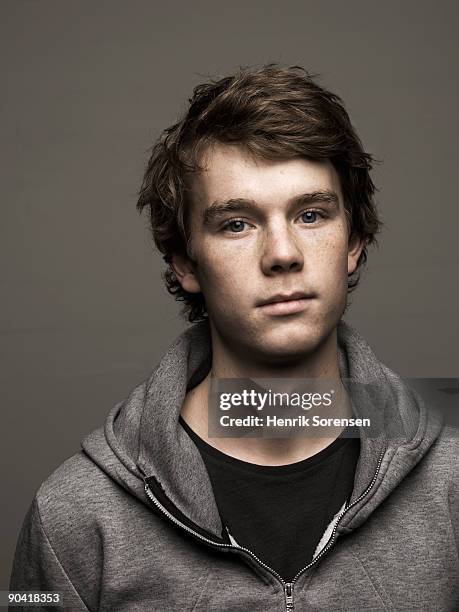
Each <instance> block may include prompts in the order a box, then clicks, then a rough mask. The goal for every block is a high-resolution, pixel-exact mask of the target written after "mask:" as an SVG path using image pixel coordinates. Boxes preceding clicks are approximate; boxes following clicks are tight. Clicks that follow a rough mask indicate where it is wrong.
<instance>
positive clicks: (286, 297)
mask: <svg viewBox="0 0 459 612" xmlns="http://www.w3.org/2000/svg"><path fill="white" fill-rule="evenodd" d="M310 297H311V296H310V295H308V294H307V293H305V292H304V291H295V292H294V293H277V294H276V295H273V296H271V297H270V298H267V299H266V300H260V301H259V302H258V303H257V306H267V305H268V304H277V303H278V302H290V301H292V300H303V299H307V298H310Z"/></svg>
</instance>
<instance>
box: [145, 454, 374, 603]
mask: <svg viewBox="0 0 459 612" xmlns="http://www.w3.org/2000/svg"><path fill="white" fill-rule="evenodd" d="M385 452H386V449H385V448H384V449H383V450H382V452H381V454H380V456H379V459H378V464H377V466H376V472H375V474H374V476H373V479H372V481H371V482H370V484H369V485H368V487H367V488H366V489H365V491H364V492H363V493H362V494H361V495H360V496H359V497H358V498H357V499H356V500H355V501H353V502H352V504H350V505H349V506H347V507H346V508H344V509H343V510H342V511H341V513H340V514H339V516H338V518H337V519H336V522H335V525H334V527H333V531H332V533H331V535H330V539H329V540H328V542H327V544H326V545H325V546H324V547H323V548H322V550H321V551H320V552H319V554H318V555H316V556H315V557H314V559H313V560H312V561H311V562H310V563H308V565H306V566H305V567H303V568H302V569H301V570H300V571H299V572H297V574H296V575H295V577H294V578H293V579H292V580H291V582H285V580H284V579H283V578H282V576H281V575H280V574H278V573H277V572H276V571H275V570H273V569H272V568H271V567H269V565H266V563H264V562H263V561H262V560H261V559H259V558H258V557H257V556H256V554H255V553H253V552H252V551H251V550H249V549H248V548H244V546H240V545H239V544H238V545H237V546H235V545H234V544H225V543H222V542H214V541H213V540H211V539H210V538H206V537H205V536H203V535H201V534H200V533H198V532H197V531H194V529H191V527H188V526H187V525H185V524H184V523H182V521H180V520H178V519H177V518H176V517H175V516H174V515H173V514H171V513H170V512H169V511H168V510H167V509H166V508H165V507H164V506H163V505H162V504H161V502H160V501H159V500H158V499H156V497H155V496H154V494H153V492H152V491H151V489H150V487H149V486H148V483H147V482H145V483H144V484H145V493H146V495H147V497H148V499H150V500H151V501H152V502H153V504H154V505H155V506H156V507H157V508H158V509H159V510H160V511H161V513H162V514H164V515H165V516H166V517H167V518H168V519H169V520H170V521H171V522H172V523H174V524H175V525H177V526H178V527H180V528H182V529H184V530H185V531H186V532H187V533H190V534H191V535H193V536H194V537H195V538H198V539H199V540H201V541H202V542H206V543H207V544H210V545H211V546H216V547H218V548H227V549H232V550H238V551H243V552H245V553H247V554H248V555H250V556H251V557H252V558H253V559H255V561H257V563H259V564H260V565H261V566H262V567H263V568H264V569H266V570H267V571H268V572H269V573H270V574H272V575H273V576H275V577H276V578H277V580H278V581H279V582H280V583H281V585H282V588H283V589H284V597H285V609H286V610H294V607H295V605H294V600H293V588H294V584H295V582H296V581H297V580H298V578H299V577H300V576H301V574H302V573H303V572H305V571H306V570H308V569H309V568H310V567H312V566H313V565H315V564H316V563H317V562H318V561H319V559H321V558H322V557H323V556H324V555H325V553H327V552H328V551H329V550H330V548H331V547H332V546H333V544H334V543H335V540H336V530H337V528H338V524H339V522H340V520H341V519H342V518H343V516H344V515H345V514H346V512H348V510H350V509H351V508H353V507H354V506H355V505H356V504H358V503H359V502H360V501H361V500H362V499H363V498H364V497H365V496H366V495H368V493H369V492H370V491H371V489H372V488H373V487H374V485H375V482H376V480H377V478H378V474H379V470H380V469H381V463H382V460H383V457H384V454H385Z"/></svg>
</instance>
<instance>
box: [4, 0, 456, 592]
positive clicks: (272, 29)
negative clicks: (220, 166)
mask: <svg viewBox="0 0 459 612" xmlns="http://www.w3.org/2000/svg"><path fill="white" fill-rule="evenodd" d="M457 6H458V5H457V2H454V1H451V2H449V1H442V2H440V3H436V2H434V1H433V0H432V1H431V2H420V1H416V2H415V1H404V2H387V1H386V2H368V0H365V1H363V0H362V1H347V2H340V1H335V2H308V1H306V0H303V1H301V2H297V1H287V2H286V3H281V2H273V1H268V0H263V1H259V2H250V1H247V0H245V1H244V2H241V1H239V0H238V1H234V0H233V1H231V2H219V1H210V0H206V1H196V0H195V1H193V2H189V3H188V2H167V3H163V2H154V1H150V2H146V1H145V2H142V1H132V0H130V1H127V0H126V1H123V2H120V1H113V0H112V1H110V2H108V1H94V0H91V1H64V2H63V1H62V0H56V1H53V0H41V1H39V0H37V1H29V2H27V1H24V0H22V1H20V0H14V1H5V0H3V2H1V4H0V23H1V32H0V41H1V43H0V44H1V49H0V61H1V63H2V72H1V74H2V95H1V97H0V104H1V113H0V117H1V134H2V145H3V146H2V162H1V170H2V179H1V189H2V223H1V241H0V248H1V255H2V257H1V265H2V267H1V277H0V280H1V287H2V300H1V315H0V316H1V321H0V325H1V328H0V329H1V349H2V362H1V365H2V367H1V370H0V376H1V389H2V395H1V409H2V421H1V424H2V427H1V430H2V446H1V448H2V457H1V467H2V481H1V488H2V516H1V521H0V525H1V530H2V533H1V542H2V546H1V547H0V555H1V559H0V569H1V572H0V578H1V580H0V588H6V587H7V584H8V575H9V568H10V563H11V558H12V554H13V549H14V543H15V540H16V536H17V532H18V529H19V527H20V524H21V522H22V519H23V516H24V514H25V512H26V509H27V507H28V505H29V503H30V501H31V499H32V497H33V494H34V491H35V490H36V488H37V487H38V486H39V484H40V482H41V481H42V480H43V479H44V478H45V477H46V476H47V475H48V474H49V473H50V472H51V471H52V470H53V469H54V468H55V467H56V466H57V465H58V464H59V463H60V462H61V461H62V460H63V459H65V458H66V457H68V456H69V455H71V454H72V453H73V452H75V451H76V450H77V449H78V445H79V441H80V439H81V438H82V437H83V436H84V434H85V433H86V432H88V431H90V430H91V429H93V428H95V427H97V426H99V425H100V424H101V423H102V422H103V420H104V417H105V414H106V413H107V412H108V410H109V409H110V408H111V407H112V405H113V404H114V403H115V402H117V401H119V400H121V399H123V398H124V397H125V396H126V395H127V394H128V393H129V391H130V390H131V388H132V387H133V386H135V385H136V384H137V383H139V382H140V381H141V380H142V379H143V378H145V377H146V376H147V375H148V373H149V372H150V371H151V370H152V368H153V367H154V366H155V364H156V363H157V361H158V359H159V357H160V355H161V353H162V352H163V351H164V349H165V348H166V347H167V346H168V344H169V343H170V341H171V340H172V339H173V337H175V335H176V334H177V333H179V331H180V330H181V329H183V327H184V326H185V322H184V321H182V320H181V319H180V318H179V316H178V312H179V309H178V307H177V306H176V305H175V304H174V302H173V301H172V298H171V297H170V296H169V295H168V294H167V292H166V290H165V289H164V288H163V286H162V283H161V269H162V262H161V260H160V258H159V257H158V256H157V255H156V254H154V253H153V252H152V247H151V246H150V242H149V236H148V233H147V230H146V218H141V217H139V216H138V214H137V212H136V210H135V202H136V192H137V189H138V187H139V184H140V179H141V175H142V171H143V167H144V164H145V162H146V159H147V149H148V147H149V146H150V145H151V143H152V141H153V139H154V138H155V137H156V136H157V135H158V134H159V131H160V130H161V129H162V128H164V127H165V126H167V125H169V124H171V123H172V122H173V121H174V120H175V119H176V117H177V115H178V114H179V113H180V112H181V111H182V110H183V109H184V107H185V103H186V100H187V98H188V96H189V95H190V93H191V89H192V87H193V86H194V85H195V84H197V83H199V82H201V81H202V80H203V79H204V78H205V75H208V74H211V75H224V74H227V73H228V72H231V71H233V70H234V69H235V68H237V66H238V65H240V64H242V65H254V64H262V63H265V62H267V61H278V62H281V63H282V64H287V65H288V64H301V65H303V66H305V67H306V68H307V69H308V70H310V71H313V72H319V73H320V74H321V75H322V77H321V82H322V83H323V84H325V85H326V86H328V87H330V88H331V89H333V90H335V91H336V92H337V93H339V94H340V95H341V96H342V97H343V98H344V100H345V101H346V103H347V107H348V110H349V112H350V114H351V117H352V119H353V122H354V124H355V125H356V127H357V129H358V130H359V133H360V134H361V136H362V139H363V141H364V143H365V145H366V147H367V148H368V149H369V150H370V151H371V152H373V153H374V154H375V155H376V156H377V157H378V158H380V159H381V160H382V162H383V163H382V164H381V165H380V166H379V167H378V168H377V169H376V171H375V173H374V177H375V180H376V183H377V185H378V186H379V189H380V192H379V194H378V201H379V205H380V209H381V212H382V215H383V218H384V220H385V223H386V229H385V232H384V234H383V235H382V236H381V238H380V249H379V250H378V251H375V252H372V253H371V254H370V261H369V266H368V268H367V272H366V274H365V275H364V278H363V283H362V285H361V287H360V289H359V290H358V291H357V293H356V294H355V295H354V297H353V302H354V304H353V305H352V307H351V309H350V311H349V314H348V317H347V318H348V320H349V321H350V322H351V323H353V324H355V325H356V326H357V327H358V328H359V329H360V330H361V332H362V333H363V334H364V335H365V336H366V338H367V339H368V341H369V342H370V344H371V345H372V346H373V347H374V349H375V351H376V353H377V355H378V356H379V357H380V358H381V359H382V360H383V361H384V362H386V363H387V364H388V365H389V366H390V367H392V368H393V369H395V370H397V371H398V372H399V373H400V374H402V375H403V376H411V377H453V378H454V377H457V376H459V367H458V366H459V342H458V325H457V313H458V310H459V309H458V306H459V295H458V287H457V275H456V269H457V264H458V261H459V257H458V250H457V236H456V234H457V231H458V230H457V228H458V222H459V212H458V205H457V168H458V159H457V148H456V141H457V136H458V131H457V126H458V118H457V117H458V113H457V109H458V108H459V100H458V79H457V72H456V71H457V52H458V44H457V31H458V26H459V23H458V9H457Z"/></svg>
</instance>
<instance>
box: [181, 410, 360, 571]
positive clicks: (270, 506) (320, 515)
mask: <svg viewBox="0 0 459 612" xmlns="http://www.w3.org/2000/svg"><path fill="white" fill-rule="evenodd" d="M180 423H181V425H182V426H183V428H184V429H185V431H186V432H187V433H188V435H189V436H190V437H191V439H192V440H193V442H194V443H195V444H196V446H197V447H198V449H199V451H200V453H201V456H202V458H203V461H204V463H205V466H206V468H207V471H208V473H209V477H210V481H211V484H212V488H213V491H214V495H215V500H216V502H217V507H218V510H219V513H220V516H221V519H222V522H223V524H224V525H226V526H227V527H228V530H229V532H230V534H231V535H232V536H233V538H234V539H235V540H236V542H237V543H238V544H239V545H240V546H243V547H244V548H248V549H249V550H250V551H252V552H253V553H254V554H255V555H256V556H257V557H258V558H259V559H260V560H261V561H263V563H265V564H266V565H268V566H269V567H271V568H272V569H274V570H275V571H276V572H277V573H278V574H279V575H280V576H281V577H282V578H283V579H284V580H285V581H286V582H289V581H291V580H292V579H293V578H294V576H295V575H296V574H297V573H298V572H299V571H300V570H301V569H302V568H304V567H305V566H306V565H308V563H310V561H311V560H312V557H313V554H314V551H315V549H316V547H317V544H318V543H319V541H320V539H321V537H322V535H323V533H324V531H325V529H326V527H327V525H328V524H329V523H330V521H331V520H332V519H333V517H334V516H335V514H336V513H337V512H338V510H339V509H340V508H341V506H342V505H343V503H344V502H345V501H346V500H347V499H348V498H349V497H350V495H351V493H352V488H353V483H354V474H355V468H356V465H357V461H358V457H359V452H360V440H359V439H358V438H349V437H344V435H343V434H342V435H341V436H340V437H339V438H337V439H336V440H335V441H334V442H332V444H330V445H329V446H327V447H326V448H325V449H324V450H322V451H320V452H319V453H317V454H316V455H313V456H312V457H309V458H308V459H304V460H303V461H299V462H297V463H292V464H289V465H281V466H265V465H256V464H253V463H248V462H246V461H241V460H239V459H235V458H234V457H230V456H229V455H226V454H225V453H222V452H221V451H219V450H217V449H216V448H214V447H212V446H210V445H209V444H207V442H205V441H204V440H203V439H202V438H200V437H199V436H198V435H197V434H196V433H195V432H194V431H193V430H192V429H190V427H189V426H188V425H187V423H186V422H185V421H184V420H183V419H182V417H180Z"/></svg>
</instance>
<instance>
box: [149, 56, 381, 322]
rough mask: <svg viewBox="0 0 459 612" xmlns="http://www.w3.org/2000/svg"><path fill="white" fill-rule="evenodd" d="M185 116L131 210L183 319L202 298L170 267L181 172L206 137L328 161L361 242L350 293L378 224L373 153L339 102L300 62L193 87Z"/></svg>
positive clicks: (192, 315)
mask: <svg viewBox="0 0 459 612" xmlns="http://www.w3.org/2000/svg"><path fill="white" fill-rule="evenodd" d="M189 103H190V104H189V107H188V110H187V112H186V114H185V115H184V117H183V118H182V119H181V120H180V121H179V122H178V123H176V124H175V125H172V126H171V127H169V128H167V129H166V130H164V132H163V133H162V135H161V136H160V138H159V139H158V141H157V142H156V143H155V145H154V146H153V151H152V154H151V157H150V159H149V161H148V165H147V169H146V171H145V175H144V178H143V183H142V186H141V189H140V193H139V200H138V203H137V208H138V210H139V211H142V210H143V208H144V207H148V209H149V212H150V216H149V219H150V229H151V232H152V235H153V239H154V242H155V244H156V246H157V248H158V249H159V251H160V252H161V253H162V254H163V256H164V260H165V261H166V263H167V264H168V268H167V270H166V272H165V274H164V279H165V282H166V286H167V289H168V291H169V293H171V294H172V295H174V296H175V298H176V299H177V300H181V301H183V302H184V304H185V305H184V309H183V313H184V314H185V315H187V316H188V320H189V321H196V320H200V319H203V318H205V317H206V316H207V311H206V304H205V301H204V296H203V295H202V294H201V293H199V294H191V293H188V292H187V291H184V290H183V289H182V287H181V285H180V283H179V282H178V280H177V278H176V276H175V274H174V271H173V269H172V267H171V256H172V254H173V253H181V254H187V255H188V256H189V257H191V254H190V250H189V241H190V236H189V233H188V231H187V225H188V224H187V210H188V209H189V206H187V204H188V198H187V178H188V177H189V175H190V173H192V172H196V171H199V170H200V169H201V168H200V167H199V164H198V161H199V158H200V153H201V152H202V150H203V148H205V146H206V145H209V144H211V143H231V144H237V145H240V146H241V147H243V148H244V149H245V150H246V151H247V152H249V153H250V154H252V155H254V156H256V157H260V158H265V159H289V158H292V157H298V156H300V157H306V158H309V159H313V160H326V159H329V160H330V162H331V163H332V164H333V166H334V167H335V169H336V171H337V173H338V175H339V178H340V182H341V188H342V191H343V197H344V204H345V209H346V214H347V219H348V226H349V233H350V236H355V235H357V236H358V237H359V238H361V239H363V240H364V241H365V248H364V249H363V251H362V254H361V255H360V258H359V261H358V266H357V269H356V272H355V273H354V274H353V275H351V276H350V277H349V279H348V288H349V291H352V290H353V289H354V288H355V287H356V286H357V284H358V281H359V270H360V268H361V266H362V265H363V264H364V263H365V261H366V259H367V249H366V246H367V245H370V244H372V243H374V242H375V241H376V240H375V235H376V233H377V232H378V231H379V229H380V227H381V221H380V220H379V218H378V214H377V210H376V206H375V202H374V193H375V186H374V184H373V181H372V179H371V177H370V170H371V168H372V162H373V158H372V156H371V155H370V154H369V153H366V152H365V151H364V149H363V146H362V143H361V141H360V139H359V137H358V136H357V134H356V132H355V130H354V128H353V126H352V124H351V121H350V119H349V116H348V114H347V112H346V110H345V108H344V105H343V102H342V100H341V99H340V98H339V97H338V96H337V95H336V94H334V93H331V92H330V91H327V90H326V89H324V88H323V87H321V86H319V85H318V84H317V83H316V82H315V81H314V80H313V76H312V75H310V74H308V73H307V72H306V71H305V70H304V69H303V68H301V67H299V66H292V67H290V68H281V67H279V66H277V65H276V64H268V65H266V66H264V67H262V68H259V69H247V68H245V69H243V68H241V69H240V70H239V71H238V72H237V73H236V74H234V75H232V76H228V77H224V78H222V79H219V80H211V81H210V82H208V83H203V84H201V85H198V86H197V87H195V89H194V92H193V97H192V98H191V99H190V100H189Z"/></svg>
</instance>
